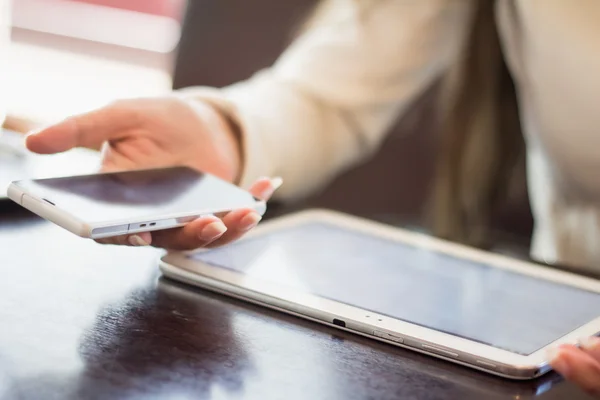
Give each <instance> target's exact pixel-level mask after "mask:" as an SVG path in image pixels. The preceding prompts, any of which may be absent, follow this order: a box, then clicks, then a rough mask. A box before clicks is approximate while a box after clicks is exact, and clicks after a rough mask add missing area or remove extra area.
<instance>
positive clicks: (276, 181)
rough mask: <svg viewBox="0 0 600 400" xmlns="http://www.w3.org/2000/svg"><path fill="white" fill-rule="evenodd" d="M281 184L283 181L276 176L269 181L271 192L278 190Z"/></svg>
mask: <svg viewBox="0 0 600 400" xmlns="http://www.w3.org/2000/svg"><path fill="white" fill-rule="evenodd" d="M282 184H283V179H282V178H281V177H280V176H277V177H275V178H273V179H271V185H272V186H273V191H275V190H277V189H279V187H280V186H281V185H282Z"/></svg>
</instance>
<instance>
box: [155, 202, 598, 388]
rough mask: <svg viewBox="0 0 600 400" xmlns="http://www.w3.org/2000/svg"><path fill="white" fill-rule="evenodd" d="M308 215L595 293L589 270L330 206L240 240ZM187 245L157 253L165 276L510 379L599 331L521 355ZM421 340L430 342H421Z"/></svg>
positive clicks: (585, 329) (542, 369) (588, 327)
mask: <svg viewBox="0 0 600 400" xmlns="http://www.w3.org/2000/svg"><path fill="white" fill-rule="evenodd" d="M311 221H319V222H327V223H330V224H334V225H336V226H338V227H342V228H346V229H351V230H353V231H357V232H361V233H364V234H370V235H374V236H376V237H379V238H383V239H388V240H393V241H399V242H403V243H406V244H409V245H413V246H417V247H419V248H423V249H430V250H432V251H436V252H442V253H446V254H449V255H452V256H455V257H459V258H464V259H466V260H471V261H475V262H482V263H485V264H487V265H489V266H491V267H495V268H501V269H505V270H510V271H513V272H517V273H520V274H523V275H527V276H532V277H536V278H539V279H546V280H549V281H552V282H557V283H561V284H567V285H571V286H574V287H577V288H582V289H586V290H590V291H593V292H598V293H600V282H599V281H596V280H593V279H591V278H586V277H582V276H578V275H576V274H572V273H567V272H563V271H559V270H554V269H550V268H546V267H543V266H540V265H535V264H532V263H528V262H525V261H521V260H517V259H513V258H509V257H506V256H502V255H499V254H495V253H490V252H486V251H482V250H478V249H475V248H471V247H467V246H463V245H459V244H456V243H452V242H449V241H444V240H441V239H438V238H435V237H432V236H429V235H425V234H421V233H417V232H412V231H408V230H405V229H402V228H398V227H393V226H389V225H386V224H382V223H379V222H375V221H371V220H367V219H363V218H360V217H355V216H351V215H348V214H343V213H339V212H335V211H330V210H320V209H316V210H307V211H300V212H297V213H294V214H289V215H286V216H283V217H279V218H277V219H273V220H270V221H267V222H265V223H263V224H261V225H260V226H259V227H257V228H256V229H254V230H253V231H252V232H251V233H249V234H248V235H247V236H246V237H245V238H242V239H240V240H247V239H250V238H254V237H257V236H262V235H268V234H270V233H273V232H277V231H278V230H280V229H288V228H290V227H293V226H297V225H300V224H305V223H308V222H311ZM196 251H205V250H196ZM194 252H195V251H192V252H172V253H167V254H166V255H165V256H164V257H162V258H161V261H160V268H161V271H162V272H163V274H164V275H165V276H167V277H170V278H172V279H175V280H179V281H183V282H186V283H188V284H191V285H195V286H200V287H203V288H206V289H209V290H213V291H217V292H220V293H223V294H226V295H230V296H233V297H237V298H242V299H244V300H246V301H251V302H255V303H259V304H261V305H264V306H267V307H270V308H275V309H278V310H280V311H283V312H286V313H291V314H294V315H297V316H300V317H303V318H308V319H311V320H315V321H317V322H321V323H325V324H327V325H331V326H335V327H337V328H340V329H344V330H347V331H351V332H354V333H358V334H362V335H366V336H369V337H372V338H375V339H377V340H382V341H385V342H388V343H392V344H395V345H398V346H401V347H406V348H410V349H411V350H415V351H419V352H422V353H427V354H430V355H433V356H435V357H438V358H443V359H446V360H449V361H452V362H455V363H459V364H463V365H468V366H470V367H473V368H476V369H479V370H483V371H487V372H490V373H493V374H496V375H501V376H504V377H508V378H512V379H531V378H535V377H536V376H539V375H542V374H544V373H546V372H548V371H549V369H550V368H549V366H548V365H547V362H546V357H545V355H546V350H547V348H548V347H552V346H556V345H560V344H565V343H569V344H576V343H577V340H578V339H579V338H581V337H586V336H592V335H597V334H598V333H599V332H600V317H598V318H596V319H594V320H592V321H590V322H589V323H587V324H585V325H583V326H582V327H580V328H578V329H576V330H574V331H571V332H570V333H569V334H567V335H565V336H563V337H561V338H559V339H557V340H556V341H554V342H552V343H550V344H548V345H547V346H545V347H543V348H541V349H539V350H537V351H536V352H534V353H532V354H530V355H521V354H517V353H512V352H509V351H507V350H502V349H499V348H496V347H493V346H489V345H486V344H482V343H479V342H475V341H472V340H469V339H465V338H461V337H458V336H454V335H451V334H448V333H443V332H439V331H436V330H434V329H431V328H426V327H423V326H419V325H415V324H412V323H409V322H406V321H401V320H398V319H394V318H391V317H389V316H387V315H381V314H377V313H375V312H372V311H368V310H363V309H361V308H359V307H356V306H351V305H348V304H344V303H340V302H336V301H333V300H330V299H326V298H322V297H319V296H316V295H313V294H309V293H303V292H299V291H296V290H292V289H290V288H289V287H281V286H279V285H277V284H273V283H269V282H265V281H261V280H259V279H256V278H251V277H248V276H245V275H244V274H242V273H240V272H236V271H233V270H228V269H225V268H222V267H215V266H211V265H209V264H205V263H202V262H200V261H197V260H193V259H191V258H189V254H190V253H194ZM334 318H335V319H338V320H342V321H344V322H345V324H346V326H345V327H341V326H338V325H336V324H334V323H333V319H334ZM374 331H379V332H380V333H383V334H384V335H388V336H387V337H381V334H380V336H375V335H374ZM389 335H392V336H389ZM398 337H400V338H401V339H402V343H400V342H399V341H398V340H397V339H396V338H398ZM424 345H425V346H429V347H427V348H424V347H423V346H424ZM448 351H450V352H452V353H455V355H456V356H454V355H449V353H447V352H448Z"/></svg>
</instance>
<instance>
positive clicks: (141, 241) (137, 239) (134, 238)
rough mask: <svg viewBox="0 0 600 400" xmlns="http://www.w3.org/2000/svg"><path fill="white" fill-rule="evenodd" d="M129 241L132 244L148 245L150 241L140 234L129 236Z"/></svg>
mask: <svg viewBox="0 0 600 400" xmlns="http://www.w3.org/2000/svg"><path fill="white" fill-rule="evenodd" d="M127 240H128V241H129V244H131V245H132V246H148V245H149V244H150V243H148V242H146V241H145V240H144V239H142V238H141V236H139V235H132V236H129V239H127Z"/></svg>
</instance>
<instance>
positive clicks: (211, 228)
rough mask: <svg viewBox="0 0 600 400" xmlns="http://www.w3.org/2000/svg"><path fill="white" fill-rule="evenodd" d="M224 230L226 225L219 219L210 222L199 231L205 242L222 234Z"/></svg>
mask: <svg viewBox="0 0 600 400" xmlns="http://www.w3.org/2000/svg"><path fill="white" fill-rule="evenodd" d="M226 231H227V227H226V226H225V225H224V224H223V223H222V222H221V221H216V222H211V223H210V224H208V225H206V226H205V227H204V228H203V229H202V231H200V237H201V238H202V239H203V240H205V241H207V242H212V241H213V240H217V239H218V238H220V237H221V236H223V234H224V233H225V232H226Z"/></svg>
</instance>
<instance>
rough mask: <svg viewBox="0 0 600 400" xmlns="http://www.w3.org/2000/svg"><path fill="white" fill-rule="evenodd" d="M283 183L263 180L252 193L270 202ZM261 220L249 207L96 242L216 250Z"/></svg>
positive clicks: (237, 237) (175, 248) (251, 190)
mask: <svg viewBox="0 0 600 400" xmlns="http://www.w3.org/2000/svg"><path fill="white" fill-rule="evenodd" d="M281 184H282V180H281V178H274V179H269V178H261V179H259V180H257V181H256V182H255V183H254V185H252V187H251V188H250V192H251V193H252V195H253V196H254V197H256V198H259V199H261V200H265V201H267V200H268V199H269V198H270V197H271V196H272V195H273V193H274V192H275V190H277V188H278V187H279V186H281ZM261 219H262V217H261V216H260V215H259V214H258V213H257V212H256V211H255V210H253V209H251V208H245V209H240V210H235V211H231V212H229V213H227V214H225V215H224V216H223V217H222V218H221V219H219V218H218V217H216V216H206V217H201V218H198V219H196V220H194V221H192V222H190V223H189V224H187V225H185V226H183V227H181V228H173V229H165V230H159V231H153V232H143V233H136V234H133V235H122V236H115V237H110V238H105V239H98V240H96V241H97V242H98V243H102V244H116V245H125V246H148V245H152V246H154V247H159V248H164V249H169V250H193V249H198V248H202V247H204V248H214V247H219V246H223V245H225V244H228V243H231V242H233V241H235V240H237V239H240V238H241V237H242V236H243V235H244V234H246V233H247V232H249V231H250V230H252V229H253V228H254V227H256V226H257V225H258V223H259V222H260V220H261Z"/></svg>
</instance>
